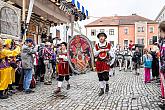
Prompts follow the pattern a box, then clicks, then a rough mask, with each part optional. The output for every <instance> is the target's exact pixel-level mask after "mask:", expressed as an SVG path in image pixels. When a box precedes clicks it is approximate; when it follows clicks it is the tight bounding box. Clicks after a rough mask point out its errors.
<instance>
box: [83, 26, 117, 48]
mask: <svg viewBox="0 0 165 110" xmlns="http://www.w3.org/2000/svg"><path fill="white" fill-rule="evenodd" d="M118 30H119V29H118V26H98V27H86V36H87V37H88V39H89V40H90V41H91V42H98V38H97V35H98V34H99V33H100V32H104V33H105V34H106V35H107V41H108V42H111V44H112V45H113V46H116V45H117V44H118V36H119V35H118V33H119V32H118Z"/></svg>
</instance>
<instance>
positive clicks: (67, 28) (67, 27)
mask: <svg viewBox="0 0 165 110" xmlns="http://www.w3.org/2000/svg"><path fill="white" fill-rule="evenodd" d="M68 30H69V26H66V43H67V42H68Z"/></svg>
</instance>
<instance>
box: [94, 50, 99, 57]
mask: <svg viewBox="0 0 165 110" xmlns="http://www.w3.org/2000/svg"><path fill="white" fill-rule="evenodd" d="M99 53H100V50H98V51H97V50H96V48H94V56H95V57H97V56H98V55H99Z"/></svg>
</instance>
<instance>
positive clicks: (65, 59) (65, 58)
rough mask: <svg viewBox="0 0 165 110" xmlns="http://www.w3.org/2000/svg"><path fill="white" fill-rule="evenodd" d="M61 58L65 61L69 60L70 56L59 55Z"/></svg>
mask: <svg viewBox="0 0 165 110" xmlns="http://www.w3.org/2000/svg"><path fill="white" fill-rule="evenodd" d="M59 58H62V59H63V60H64V61H68V57H67V56H66V55H59Z"/></svg>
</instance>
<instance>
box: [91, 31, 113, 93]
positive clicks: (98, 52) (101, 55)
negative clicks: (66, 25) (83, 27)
mask: <svg viewBox="0 0 165 110" xmlns="http://www.w3.org/2000/svg"><path fill="white" fill-rule="evenodd" d="M97 37H98V39H99V42H98V43H96V45H95V48H94V56H95V57H96V62H95V63H96V71H97V74H98V78H99V83H100V92H99V96H102V95H103V94H104V87H106V88H105V92H106V93H108V91H109V84H108V81H109V69H110V67H111V66H112V64H113V62H110V59H113V58H114V55H112V52H111V51H110V50H111V44H110V43H108V42H107V41H106V38H107V35H106V34H105V33H99V34H98V35H97ZM110 57H111V58H110ZM104 84H106V86H105V85H104Z"/></svg>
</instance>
